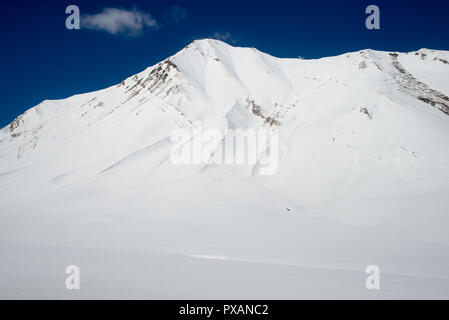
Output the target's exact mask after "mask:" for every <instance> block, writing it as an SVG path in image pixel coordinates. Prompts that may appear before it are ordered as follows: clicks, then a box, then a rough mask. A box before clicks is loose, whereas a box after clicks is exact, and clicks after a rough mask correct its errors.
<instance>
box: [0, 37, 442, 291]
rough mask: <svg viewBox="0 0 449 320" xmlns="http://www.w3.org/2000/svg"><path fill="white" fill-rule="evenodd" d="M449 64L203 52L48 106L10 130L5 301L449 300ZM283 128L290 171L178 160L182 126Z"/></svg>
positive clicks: (1, 136)
mask: <svg viewBox="0 0 449 320" xmlns="http://www.w3.org/2000/svg"><path fill="white" fill-rule="evenodd" d="M448 61H449V53H448V52H445V51H436V50H435V51H434V50H428V49H421V50H419V51H417V52H410V53H389V52H379V51H373V50H363V51H360V52H353V53H348V54H344V55H340V56H336V57H329V58H322V59H318V60H301V59H279V58H275V57H272V56H269V55H267V54H264V53H261V52H260V51H258V50H256V49H253V48H235V47H231V46H229V45H227V44H225V43H223V42H220V41H216V40H201V41H195V42H193V43H192V44H190V45H189V46H187V47H186V48H185V49H183V50H182V51H180V52H178V53H177V54H175V55H174V56H172V57H170V58H168V59H167V60H164V61H163V62H161V63H160V64H157V65H155V66H152V67H149V68H147V69H146V70H144V71H143V72H141V73H139V74H137V75H135V76H132V77H130V78H128V79H126V80H124V81H123V82H122V83H120V84H117V85H116V86H113V87H110V88H107V89H104V90H101V91H97V92H92V93H88V94H83V95H77V96H73V97H70V98H67V99H64V100H57V101H44V102H42V103H41V104H39V105H38V106H36V107H34V108H32V109H30V110H29V111H27V112H26V113H25V114H24V115H22V116H20V117H19V118H17V119H16V120H15V121H14V122H13V123H12V124H11V125H9V126H8V127H6V128H4V129H2V130H1V131H0V298H73V299H78V298H153V299H163V298H169V299H171V298H173V299H176V298H178V299H184V298H201V299H216V298H222V299H240V298H253V299H259V298H270V299H281V298H289V299H290V298H292V299H295V298H356V299H358V298H360V299H377V298H387V299H389V298H394V299H396V298H446V299H447V298H449V251H448V248H449V247H448V246H449V232H448V227H449V196H448V195H449V140H448V139H449V115H448V114H446V112H445V110H446V109H445V105H446V106H449V100H446V98H447V96H448V95H449V81H448V79H449V63H448ZM448 99H449V98H448ZM251 101H253V102H254V103H255V104H257V105H258V106H260V110H259V111H260V112H258V113H254V112H253V110H252V109H251ZM448 109H449V107H448ZM268 117H269V118H270V119H276V121H277V123H278V124H279V125H278V124H275V126H276V128H275V130H278V132H279V134H280V148H279V152H280V155H279V157H280V158H279V170H278V172H277V173H276V174H274V175H269V176H262V175H259V174H258V171H257V164H256V165H255V166H249V165H248V166H232V165H208V166H201V165H174V164H172V162H171V161H170V152H171V148H172V143H171V142H170V139H169V138H170V134H171V133H172V132H173V130H175V129H177V128H186V129H192V128H193V126H194V125H195V123H197V122H198V121H201V124H202V127H203V128H206V127H212V128H217V129H219V130H222V131H223V132H224V131H226V130H227V129H236V128H241V129H248V128H254V129H259V128H266V127H267V126H269V124H267V121H266V119H267V118H268ZM68 265H78V266H79V267H80V270H81V288H80V290H71V291H69V290H67V289H66V287H65V279H66V277H67V275H66V274H65V268H66V266H68ZM368 265H377V266H379V268H380V271H381V277H380V286H381V288H380V290H367V289H366V287H365V279H366V277H367V276H368V275H367V274H365V268H366V266H368Z"/></svg>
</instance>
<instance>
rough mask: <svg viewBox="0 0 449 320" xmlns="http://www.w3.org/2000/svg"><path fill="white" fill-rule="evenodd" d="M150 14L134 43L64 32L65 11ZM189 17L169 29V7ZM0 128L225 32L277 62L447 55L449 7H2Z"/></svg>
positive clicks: (321, 1) (431, 2) (318, 1)
mask: <svg viewBox="0 0 449 320" xmlns="http://www.w3.org/2000/svg"><path fill="white" fill-rule="evenodd" d="M70 4H76V5H78V6H79V8H80V10H81V14H83V13H90V14H94V13H98V12H100V11H101V10H102V9H103V8H105V7H118V8H125V9H131V8H133V7H136V8H138V9H139V10H143V11H146V12H149V13H150V14H151V15H152V16H153V17H154V18H155V19H156V20H157V21H158V22H159V23H160V24H161V27H160V28H158V29H157V30H151V29H149V30H147V31H146V32H145V33H144V34H143V35H142V36H140V37H129V36H125V35H111V34H108V33H106V32H99V31H91V30H83V29H81V30H67V29H66V28H65V19H66V17H67V15H66V14H65V8H66V6H67V5H70ZM369 4H376V5H378V6H379V8H380V12H381V13H380V16H381V19H380V20H381V29H380V30H367V29H366V28H365V18H366V16H367V15H366V14H365V8H366V7H367V5H369ZM173 5H177V6H179V7H181V8H184V9H185V10H186V12H187V15H188V17H187V18H186V19H184V20H182V21H179V22H178V23H175V22H169V21H168V20H167V14H168V12H169V8H170V7H171V6H173ZM0 6H1V10H0V35H1V40H2V49H1V50H0V70H1V77H0V88H1V90H0V103H1V105H0V127H3V126H5V125H7V124H8V123H9V122H11V121H12V120H13V119H14V118H15V117H16V116H18V115H19V114H21V113H23V112H24V111H25V110H27V109H28V108H30V107H33V106H34V105H36V104H38V103H39V102H41V101H42V100H44V99H61V98H65V97H68V96H71V95H73V94H78V93H84V92H89V91H93V90H98V89H102V88H105V87H107V86H110V85H113V84H116V83H118V82H120V81H121V80H123V79H124V78H126V77H128V76H130V75H132V74H135V73H137V72H139V71H141V70H143V69H144V68H146V67H147V66H150V65H153V64H155V63H157V62H158V61H160V60H162V59H164V58H166V57H167V56H170V55H172V54H174V53H176V52H177V51H179V50H180V49H182V48H183V47H184V46H186V45H187V44H188V43H190V42H191V41H192V40H194V39H199V38H204V37H211V36H212V35H213V34H214V33H216V32H221V33H226V32H228V33H230V34H231V35H232V39H229V41H228V42H229V43H231V44H234V45H238V46H250V47H256V48H258V49H259V50H261V51H264V52H266V53H269V54H272V55H274V56H278V57H297V56H302V57H305V58H318V57H323V56H331V55H337V54H341V53H344V52H348V51H356V50H360V49H366V48H371V49H378V50H390V51H412V50H417V49H419V48H431V49H441V50H449V19H447V16H448V15H449V1H441V0H439V1H436V0H426V1H411V0H387V1H377V0H371V1H363V0H340V1H325V0H315V1H300V0H296V1H283V0H277V1H272V2H264V1H245V0H240V1H232V0H227V1H220V2H215V1H210V0H209V1H193V0H192V1H186V0H179V1H171V0H164V1H151V0H147V1H129V0H128V1H102V0H96V1H93V0H89V1H80V0H70V1H8V2H7V1H2V2H1V5H0Z"/></svg>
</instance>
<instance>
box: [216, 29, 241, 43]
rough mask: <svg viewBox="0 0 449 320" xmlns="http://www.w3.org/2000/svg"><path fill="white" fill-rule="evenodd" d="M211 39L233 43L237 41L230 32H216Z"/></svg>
mask: <svg viewBox="0 0 449 320" xmlns="http://www.w3.org/2000/svg"><path fill="white" fill-rule="evenodd" d="M211 37H212V38H214V39H217V40H221V41H228V42H231V43H235V42H236V40H235V39H234V38H233V37H232V35H231V34H230V33H229V32H214V34H212V36H211Z"/></svg>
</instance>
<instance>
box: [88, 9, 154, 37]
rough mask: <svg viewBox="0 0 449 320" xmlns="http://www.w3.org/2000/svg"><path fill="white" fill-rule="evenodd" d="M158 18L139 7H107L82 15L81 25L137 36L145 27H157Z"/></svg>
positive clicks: (112, 32)
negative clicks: (99, 11) (140, 9)
mask: <svg viewBox="0 0 449 320" xmlns="http://www.w3.org/2000/svg"><path fill="white" fill-rule="evenodd" d="M157 26H158V24H157V21H156V19H154V18H153V17H151V15H150V14H149V13H146V12H143V11H139V10H137V9H132V10H126V9H117V8H105V9H103V11H102V12H101V13H97V14H93V15H90V14H86V15H83V16H82V17H81V27H82V28H85V29H91V30H102V31H106V32H109V33H111V34H120V33H121V34H127V35H131V36H137V35H139V34H141V33H142V31H143V29H144V28H157Z"/></svg>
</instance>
